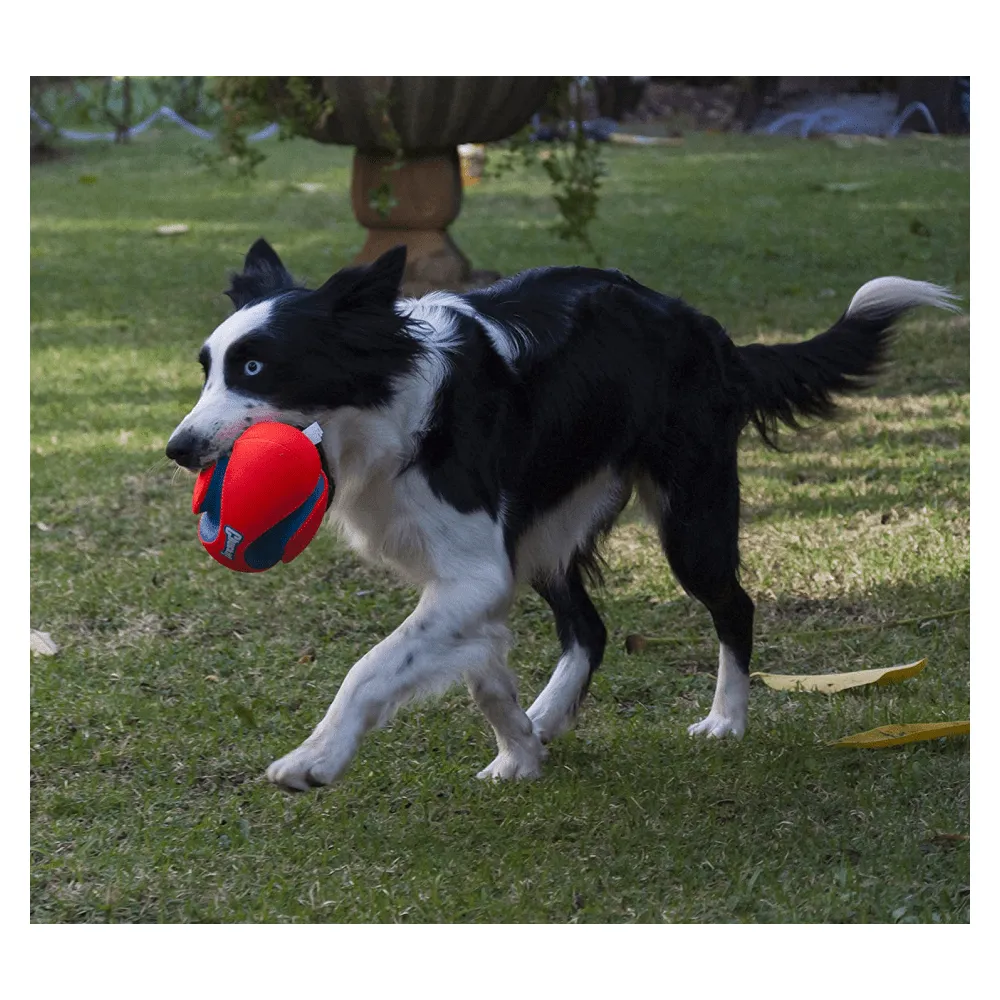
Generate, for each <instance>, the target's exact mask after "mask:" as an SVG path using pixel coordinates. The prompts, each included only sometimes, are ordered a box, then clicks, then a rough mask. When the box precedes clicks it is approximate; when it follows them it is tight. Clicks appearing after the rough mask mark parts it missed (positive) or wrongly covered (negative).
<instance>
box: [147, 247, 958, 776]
mask: <svg viewBox="0 0 1000 1000" xmlns="http://www.w3.org/2000/svg"><path fill="white" fill-rule="evenodd" d="M405 263H406V250H405V248H403V247H399V248H396V249H394V250H390V251H389V252H388V253H386V254H384V255H383V256H381V257H380V258H379V259H378V260H376V261H375V262H374V263H372V264H370V265H368V266H356V267H349V268H346V269H344V270H341V271H339V272H337V273H336V274H334V275H333V276H332V277H331V278H330V279H329V280H328V281H327V282H326V283H325V284H323V285H322V286H321V287H320V288H317V289H307V288H305V287H302V286H301V285H299V284H297V283H296V282H295V281H294V280H293V278H292V277H291V275H290V274H289V273H288V271H287V270H286V269H285V266H284V264H283V263H282V262H281V260H280V258H279V257H278V255H277V254H276V253H275V251H274V250H273V249H272V248H271V246H270V245H269V244H268V243H267V242H266V241H264V240H263V239H261V240H258V241H257V242H255V243H254V244H253V246H252V247H251V248H250V250H249V252H248V253H247V255H246V258H245V260H244V263H243V270H242V271H241V272H239V273H238V274H235V275H233V276H232V278H231V286H230V288H229V290H228V291H227V293H226V294H227V295H228V296H229V298H230V299H231V300H232V303H233V305H234V307H235V311H234V312H233V313H232V315H230V316H229V317H228V318H227V319H226V320H225V321H224V322H223V323H222V324H221V325H220V326H219V327H218V328H217V329H216V330H215V331H214V332H213V333H212V334H211V336H209V338H208V340H207V341H205V344H204V346H203V347H202V348H201V353H200V355H199V360H200V362H201V365H202V368H203V369H204V373H205V383H204V387H203V389H202V392H201V396H200V398H199V399H198V401H197V404H196V405H195V407H194V409H192V410H191V412H190V413H189V414H188V415H187V416H186V417H185V418H184V419H183V420H182V421H181V423H180V424H179V426H178V427H177V429H176V430H175V431H174V432H173V434H172V435H171V437H170V440H169V442H168V444H167V449H166V451H167V455H168V457H169V458H170V459H172V460H173V461H174V462H176V463H177V464H179V465H181V466H183V467H184V468H187V469H189V470H192V471H198V470H201V469H204V468H206V467H208V466H209V465H211V464H212V463H213V462H215V461H216V460H217V459H219V458H221V457H222V456H224V455H225V454H226V453H227V452H228V451H229V449H230V448H231V447H232V445H233V442H234V441H235V439H236V438H237V437H238V436H239V435H240V434H241V433H242V432H243V431H244V430H245V429H246V428H247V427H249V426H250V425H251V424H254V423H257V422H259V421H264V420H274V421H281V422H284V423H287V424H291V425H293V426H296V427H299V428H305V427H306V426H307V425H309V424H311V423H313V422H314V421H315V422H319V424H320V425H321V427H322V429H323V432H324V433H323V439H322V444H321V445H320V448H321V454H322V457H323V459H324V461H325V464H326V468H327V469H328V471H329V473H330V477H329V478H330V483H331V490H332V493H333V497H332V501H331V505H330V508H329V512H328V517H329V519H330V520H331V521H332V522H333V523H334V524H335V525H336V526H337V527H338V528H339V530H340V532H341V533H342V535H343V537H344V538H345V539H346V541H347V542H348V543H349V544H350V546H351V547H352V548H353V549H354V550H355V551H357V552H358V553H359V554H360V555H362V556H363V557H365V558H366V559H369V560H375V561H378V562H381V563H384V564H388V565H389V566H391V567H392V568H393V569H395V570H396V571H397V572H398V573H399V574H400V575H401V576H402V577H403V579H404V580H406V581H408V582H409V583H411V584H414V585H415V586H417V587H418V588H419V589H420V590H421V596H420V599H419V602H418V603H417V606H416V608H415V610H414V611H413V613H412V614H411V615H410V616H409V617H408V618H407V619H406V620H405V621H404V622H403V623H402V624H401V625H400V626H399V627H398V628H397V629H396V630H395V631H394V632H393V633H392V634H391V635H389V636H388V638H386V639H384V640H383V641H382V642H380V643H379V644H378V645H376V646H375V647H374V648H373V649H372V650H371V651H370V652H368V653H367V654H366V655H365V656H363V657H362V658H361V659H360V660H359V661H358V662H357V663H356V664H355V665H354V666H353V667H352V668H351V670H350V672H349V673H348V674H347V676H346V678H345V679H344V682H343V684H342V685H341V687H340V689H339V690H338V691H337V694H336V697H335V698H334V700H333V703H332V704H331V705H330V707H329V709H328V710H327V712H326V715H325V716H324V717H323V719H322V721H321V722H320V723H319V724H318V725H317V726H316V728H315V730H314V731H313V732H312V734H311V735H310V736H309V737H308V738H307V739H306V740H305V742H304V743H302V745H301V746H299V747H298V748H297V749H296V750H293V751H292V752H291V753H289V754H287V755H286V756H284V757H282V758H280V759H279V760H277V761H275V762H274V763H272V764H271V765H270V767H269V768H268V770H267V777H268V778H269V779H270V780H271V781H272V782H274V783H275V784H277V785H279V786H280V787H282V788H284V789H286V790H289V791H304V790H306V789H309V788H312V787H318V786H323V785H328V784H330V783H331V782H333V781H335V780H336V779H337V778H338V777H339V776H340V775H341V774H343V773H344V771H345V769H346V768H347V767H348V765H349V764H350V762H351V760H352V758H353V757H354V755H355V753H356V752H357V750H358V747H359V744H360V742H361V740H362V737H363V736H364V734H365V733H366V732H367V731H368V730H370V729H372V728H374V727H377V726H379V725H381V724H383V723H385V722H386V721H387V720H388V719H389V718H390V717H391V716H392V715H393V714H394V713H395V712H396V710H397V709H398V708H399V707H400V706H401V705H402V704H404V703H405V702H407V701H410V700H411V699H414V698H416V697H419V696H427V695H430V694H433V693H438V692H441V691H443V690H444V689H446V688H448V687H449V686H451V685H452V684H455V683H458V682H462V681H464V683H465V684H466V685H467V687H468V689H469V691H470V693H471V695H472V697H473V699H474V701H475V703H476V704H477V705H478V707H479V708H480V709H481V710H482V712H483V714H484V715H485V716H486V718H487V720H488V721H489V723H490V725H491V726H492V728H493V730H494V732H495V734H496V742H497V756H496V758H495V759H494V760H493V762H492V763H491V764H489V765H488V766H487V767H486V768H484V769H483V770H482V771H480V772H479V777H480V778H485V779H515V778H531V777H535V776H537V775H538V774H539V773H540V770H541V765H542V762H543V760H544V759H545V757H546V754H547V750H546V744H548V743H549V742H550V741H551V740H553V739H555V738H556V737H557V736H559V735H560V733H563V732H564V731H565V730H567V729H568V728H569V727H570V726H572V725H573V723H574V721H575V717H576V714H577V710H578V708H579V705H580V702H581V699H582V698H583V697H584V695H585V694H586V692H587V689H588V686H589V684H590V681H591V678H592V676H593V674H594V671H595V670H597V668H598V667H599V666H600V663H601V659H602V656H603V654H604V648H605V643H606V640H607V631H606V629H605V626H604V623H603V621H602V620H601V616H600V615H599V614H598V612H597V609H596V608H595V607H594V604H593V603H592V601H591V599H590V597H589V596H588V591H587V587H588V584H589V583H590V582H591V581H594V580H596V579H598V577H599V570H600V562H599V549H598V546H599V543H600V541H601V539H602V538H603V537H604V536H605V535H606V534H607V532H608V531H609V530H610V529H611V527H612V525H613V524H614V521H615V519H616V518H617V516H618V515H619V514H620V513H621V512H622V510H623V509H624V507H625V505H626V504H627V503H628V502H629V500H630V498H631V497H632V496H633V493H634V494H635V495H636V496H637V497H638V500H639V502H640V504H641V506H642V507H643V509H644V510H645V512H646V513H647V514H648V516H649V517H650V518H651V519H652V521H653V523H654V524H655V525H656V527H657V529H658V532H659V538H660V542H661V544H662V548H663V551H664V554H665V555H666V558H667V562H668V563H669V565H670V567H671V569H672V570H673V572H674V574H675V576H676V578H677V580H678V581H679V583H680V584H681V585H682V586H683V588H684V590H685V591H686V592H687V593H688V594H689V595H691V596H693V597H694V598H696V599H697V600H699V601H700V602H701V603H702V604H703V605H704V606H705V607H706V608H707V609H708V612H709V614H710V615H711V618H712V622H713V624H714V626H715V630H716V633H717V635H718V639H719V661H718V663H719V666H718V676H717V683H716V690H715V697H714V700H713V701H712V706H711V709H710V711H709V713H708V715H707V716H706V717H705V718H704V719H701V720H700V721H698V722H695V723H694V724H693V725H691V726H689V727H688V731H689V732H690V733H691V734H692V735H696V736H702V737H709V738H718V737H725V736H730V735H731V736H734V737H736V738H740V737H742V736H743V733H744V730H745V729H746V725H747V709H748V700H749V688H750V677H749V667H750V656H751V650H752V646H753V618H754V604H753V601H752V600H751V599H750V597H749V596H748V595H747V593H746V592H745V591H744V590H743V588H742V586H741V585H740V580H739V566H740V555H739V538H738V535H739V514H740V488H739V478H738V472H737V441H738V439H739V437H740V434H741V432H742V431H743V429H744V428H745V427H747V426H749V425H753V427H754V428H756V430H757V431H758V432H759V433H760V435H761V436H762V437H763V439H764V440H765V442H767V443H768V444H770V445H775V434H776V432H777V428H778V425H779V424H784V425H786V426H788V427H791V428H796V427H798V426H799V422H800V419H801V418H803V417H804V418H829V417H831V416H832V415H833V414H834V411H835V408H836V403H835V399H834V397H835V396H836V395H837V394H841V393H848V392H852V391H856V390H858V389H861V388H862V387H864V386H866V385H868V384H869V382H870V381H871V379H872V377H873V376H874V375H875V374H877V372H878V370H879V368H880V366H881V365H882V364H883V363H884V361H885V358H886V348H887V346H888V343H889V340H890V336H891V332H892V329H893V325H894V323H895V322H896V320H898V319H899V317H900V316H902V315H903V314H904V313H905V312H906V311H907V310H909V309H912V308H914V307H917V306H934V307H938V308H944V309H954V308H955V306H954V305H953V301H952V300H953V299H954V298H955V296H953V295H952V294H951V293H950V292H949V291H948V290H947V289H945V288H942V287H940V286H937V285H932V284H929V283H927V282H921V281H911V280H909V279H906V278H898V277H886V278H876V279H875V280H873V281H870V282H868V283H867V284H865V285H863V286H862V287H861V288H860V290H859V291H858V292H857V293H856V294H855V295H854V297H853V299H852V300H851V303H850V305H849V306H848V308H847V310H846V311H845V312H844V314H843V315H842V316H841V317H840V319H838V320H837V321H836V323H834V324H833V326H832V327H830V329H829V330H827V331H826V332H825V333H821V334H819V335H818V336H815V337H813V338H812V339H810V340H807V341H804V342H802V343H796V344H781V345H776V346H765V345H761V344H749V345H746V346H737V345H736V344H735V343H734V342H733V341H732V340H731V339H730V337H729V336H728V334H727V333H726V331H725V330H724V329H723V327H722V326H720V324H719V323H718V322H716V321H715V320H714V319H712V318H710V317H709V316H706V315H703V314H702V313H700V312H698V311H697V310H696V309H694V308H692V307H691V306H689V305H687V304H685V303H684V302H683V301H681V300H680V299H677V298H669V297H667V296H665V295H662V294H660V293H659V292H656V291H653V290H652V289H650V288H647V287H645V286H643V285H641V284H639V283H638V282H637V281H634V280H633V279H632V278H629V277H627V276H626V275H625V274H622V273H621V272H619V271H614V270H603V269H597V268H588V267H543V268H537V269H534V270H529V271H525V272H523V273H522V274H519V275H517V276H515V277H512V278H505V279H502V280H500V281H498V282H497V283H496V284H493V285H491V286H490V287H488V288H485V289H483V290H479V291H472V292H468V293H465V294H461V295H459V294H452V293H450V292H431V293H430V294H427V295H424V296H423V297H422V298H418V299H412V298H404V297H401V294H400V285H401V282H402V279H403V270H404V267H405ZM522 584H527V585H530V586H532V587H533V588H534V589H535V590H536V591H537V592H538V593H539V594H540V595H541V597H542V598H543V599H544V600H545V602H546V603H547V604H548V605H549V606H550V608H551V609H552V613H553V615H554V616H555V626H556V631H557V633H558V637H559V641H560V644H561V647H562V655H561V657H560V658H559V660H558V663H557V664H556V667H555V671H554V673H553V674H552V676H551V679H550V680H549V681H548V683H547V684H546V686H545V688H544V689H543V690H542V692H541V693H540V694H539V695H538V697H537V698H536V699H535V700H534V702H533V703H532V704H531V706H530V707H529V708H528V709H527V711H525V710H524V709H523V708H522V707H521V706H520V704H519V703H518V693H517V683H516V680H515V678H514V676H513V674H512V673H511V671H510V670H509V668H508V667H507V663H506V659H507V650H508V646H509V643H510V633H509V631H508V628H507V625H506V619H507V616H508V612H509V611H510V607H511V604H512V602H513V599H514V595H515V591H516V589H517V588H518V586H519V585H522Z"/></svg>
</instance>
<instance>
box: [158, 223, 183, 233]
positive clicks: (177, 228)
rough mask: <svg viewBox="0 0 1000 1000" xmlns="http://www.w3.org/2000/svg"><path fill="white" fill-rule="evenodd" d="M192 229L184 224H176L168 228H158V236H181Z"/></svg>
mask: <svg viewBox="0 0 1000 1000" xmlns="http://www.w3.org/2000/svg"><path fill="white" fill-rule="evenodd" d="M190 228H191V227H190V226H186V225H184V223H183V222H174V223H171V224H170V225H168V226H157V227H156V234H157V236H181V235H182V234H184V233H186V232H187V231H188V230H189V229H190Z"/></svg>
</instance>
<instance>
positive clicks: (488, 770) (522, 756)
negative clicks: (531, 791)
mask: <svg viewBox="0 0 1000 1000" xmlns="http://www.w3.org/2000/svg"><path fill="white" fill-rule="evenodd" d="M546 756H547V753H546V750H545V747H543V746H542V745H541V743H539V742H538V741H537V739H536V741H535V743H534V745H531V746H516V747H507V748H506V749H504V750H501V751H500V753H498V754H497V755H496V758H495V759H494V761H493V763H492V764H490V765H489V767H484V768H483V769H482V770H481V771H480V772H479V774H477V775H476V777H477V778H479V779H480V781H514V780H517V779H521V778H538V777H540V776H541V773H542V761H543V760H545V758H546Z"/></svg>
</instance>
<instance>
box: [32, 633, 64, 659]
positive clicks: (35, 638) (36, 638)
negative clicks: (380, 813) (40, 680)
mask: <svg viewBox="0 0 1000 1000" xmlns="http://www.w3.org/2000/svg"><path fill="white" fill-rule="evenodd" d="M31 651H32V652H33V653H40V654H41V655H42V656H55V655H56V653H58V652H59V647H58V646H57V645H56V644H55V643H54V642H53V641H52V636H51V635H49V633H48V632H39V631H38V629H34V628H33V629H32V630H31Z"/></svg>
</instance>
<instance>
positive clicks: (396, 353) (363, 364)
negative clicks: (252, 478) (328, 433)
mask: <svg viewBox="0 0 1000 1000" xmlns="http://www.w3.org/2000/svg"><path fill="white" fill-rule="evenodd" d="M405 263H406V248H405V247H397V248H396V249H394V250H390V251H389V252H388V253H386V254H383V256H381V257H380V258H379V259H378V260H377V261H375V263H374V264H370V265H368V266H362V267H350V268H345V269H344V270H342V271H338V272H337V273H336V274H335V275H334V276H333V277H332V278H330V279H329V281H327V282H326V283H325V284H324V285H323V286H322V287H321V288H317V289H314V290H310V289H307V288H302V287H300V286H298V285H296V283H295V282H294V280H293V279H292V276H291V275H290V274H289V273H288V271H287V270H285V266H284V265H283V264H282V263H281V260H280V259H279V257H278V255H277V254H276V253H275V252H274V250H273V249H272V248H271V247H270V245H269V244H268V243H266V242H265V241H264V240H257V242H256V243H254V245H253V246H252V247H251V248H250V251H249V253H247V256H246V260H245V261H244V264H243V271H242V272H241V273H239V274H236V275H233V278H232V283H231V285H230V288H229V290H228V291H227V292H226V294H227V295H228V296H229V298H230V299H231V300H232V302H233V305H234V306H235V307H236V311H235V312H234V313H233V314H232V315H231V316H230V317H229V318H228V319H227V320H226V321H225V322H224V323H222V324H221V325H220V326H219V327H218V328H217V329H216V330H215V331H214V332H213V333H212V335H211V336H210V337H209V338H208V340H206V341H205V343H204V345H203V346H202V348H201V353H200V354H199V356H198V360H199V362H200V363H201V366H202V368H203V369H204V372H205V384H204V387H203V388H202V391H201V397H200V398H199V400H198V402H197V404H196V405H195V407H194V409H193V410H192V411H191V412H190V413H189V414H188V415H187V416H186V417H185V418H184V419H183V420H182V421H181V422H180V424H179V425H178V427H177V429H176V430H175V431H174V433H173V434H172V435H171V436H170V440H169V441H168V442H167V456H168V457H169V458H171V459H173V460H174V461H175V462H176V463H177V464H178V465H182V466H184V467H185V468H187V469H193V470H198V469H204V468H207V467H208V466H209V465H211V464H212V463H213V462H215V461H217V460H218V459H219V458H221V457H222V456H223V455H225V454H226V453H227V452H228V451H229V450H230V449H231V448H232V445H233V442H234V441H235V440H236V438H237V437H239V436H240V434H242V433H243V431H245V430H246V429H247V427H249V426H250V425H251V424H256V423H260V422H261V421H264V420H275V421H279V422H281V423H286V424H292V425H293V426H296V427H300V428H301V427H305V426H307V425H308V424H310V423H312V422H313V421H314V420H323V419H324V418H325V417H327V416H328V415H329V414H330V413H331V412H332V411H334V410H336V409H338V408H340V407H343V406H353V407H359V408H367V407H377V406H381V405H384V404H385V403H386V402H387V401H388V400H389V399H390V397H391V395H392V392H393V384H394V382H395V380H396V379H397V377H398V376H399V375H401V374H403V373H405V372H406V371H407V370H408V369H409V367H410V366H411V365H412V363H413V360H414V357H415V355H416V354H417V353H418V352H419V350H420V348H419V344H418V342H417V341H416V340H414V339H413V338H412V337H410V336H409V335H408V334H407V332H406V321H405V320H404V319H403V318H401V317H400V316H399V315H398V314H397V312H396V310H395V303H396V299H397V297H398V295H399V285H400V282H401V280H402V277H403V267H404V265H405Z"/></svg>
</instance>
